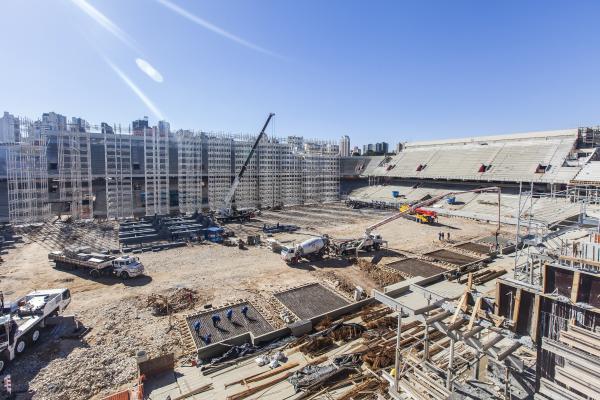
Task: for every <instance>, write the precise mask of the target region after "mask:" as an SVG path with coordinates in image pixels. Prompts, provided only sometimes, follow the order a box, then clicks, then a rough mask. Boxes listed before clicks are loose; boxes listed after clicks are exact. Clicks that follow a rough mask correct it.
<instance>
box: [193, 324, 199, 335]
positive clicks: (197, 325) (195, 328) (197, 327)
mask: <svg viewBox="0 0 600 400" xmlns="http://www.w3.org/2000/svg"><path fill="white" fill-rule="evenodd" d="M194 331H196V336H198V337H200V321H196V322H194Z"/></svg>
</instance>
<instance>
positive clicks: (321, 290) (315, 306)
mask: <svg viewBox="0 0 600 400" xmlns="http://www.w3.org/2000/svg"><path fill="white" fill-rule="evenodd" d="M273 296H275V298H276V299H277V300H279V301H280V302H281V303H282V304H283V305H285V306H286V307H287V308H289V309H290V310H291V311H292V312H293V313H294V314H296V315H297V316H298V318H300V319H310V318H312V317H316V316H317V315H321V314H324V313H326V312H329V311H331V310H335V309H337V308H340V307H343V306H345V305H348V304H350V303H349V302H348V301H346V300H345V299H344V298H342V297H341V296H338V295H337V294H335V293H334V292H332V291H331V290H329V289H327V288H325V287H323V286H322V285H320V284H318V283H315V284H312V285H307V286H301V287H298V288H294V289H291V290H286V291H283V292H279V293H275V294H274V295H273Z"/></svg>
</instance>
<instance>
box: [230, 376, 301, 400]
mask: <svg viewBox="0 0 600 400" xmlns="http://www.w3.org/2000/svg"><path fill="white" fill-rule="evenodd" d="M292 374H293V372H287V373H285V374H283V375H281V376H278V377H277V378H275V379H272V380H270V381H268V382H265V383H263V384H260V385H258V386H254V387H249V388H248V389H246V390H244V391H241V392H239V393H235V394H232V395H230V396H227V400H241V399H245V398H246V397H248V396H252V395H253V394H256V393H258V392H260V391H261V390H263V389H267V388H270V387H271V386H273V385H276V384H278V383H279V382H282V381H284V380H286V379H287V378H289V377H290V376H292Z"/></svg>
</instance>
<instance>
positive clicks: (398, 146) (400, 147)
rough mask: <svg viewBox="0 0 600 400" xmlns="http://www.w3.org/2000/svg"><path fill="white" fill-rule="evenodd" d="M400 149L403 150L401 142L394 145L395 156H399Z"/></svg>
mask: <svg viewBox="0 0 600 400" xmlns="http://www.w3.org/2000/svg"><path fill="white" fill-rule="evenodd" d="M402 149H404V144H403V143H402V142H400V143H397V144H396V154H399V153H400V152H401V151H402Z"/></svg>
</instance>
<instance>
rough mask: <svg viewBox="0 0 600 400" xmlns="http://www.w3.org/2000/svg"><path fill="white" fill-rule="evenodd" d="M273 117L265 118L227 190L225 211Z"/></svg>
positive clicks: (229, 206)
mask: <svg viewBox="0 0 600 400" xmlns="http://www.w3.org/2000/svg"><path fill="white" fill-rule="evenodd" d="M274 116H275V114H273V113H270V114H269V116H268V117H267V120H266V121H265V124H264V125H263V127H262V130H261V131H260V133H259V134H258V137H257V138H256V141H255V142H254V145H253V146H252V148H251V149H250V153H248V157H246V161H244V165H242V167H241V168H240V171H239V172H238V174H237V175H236V177H235V179H234V180H233V183H232V184H231V187H230V188H229V192H227V196H225V201H224V203H223V204H224V206H225V209H226V210H230V209H231V201H232V200H233V195H234V194H235V190H236V189H237V187H238V186H239V184H240V180H241V179H242V176H243V175H244V172H246V168H247V167H248V164H249V163H250V159H251V158H252V155H253V154H254V152H255V151H256V148H257V147H258V143H259V142H260V139H262V137H263V136H264V135H265V131H266V130H267V126H268V125H269V122H271V119H272V118H273V117H274Z"/></svg>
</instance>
